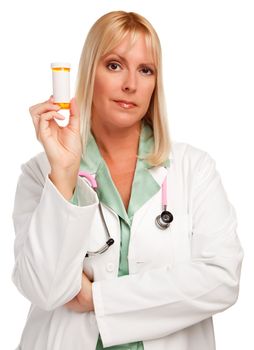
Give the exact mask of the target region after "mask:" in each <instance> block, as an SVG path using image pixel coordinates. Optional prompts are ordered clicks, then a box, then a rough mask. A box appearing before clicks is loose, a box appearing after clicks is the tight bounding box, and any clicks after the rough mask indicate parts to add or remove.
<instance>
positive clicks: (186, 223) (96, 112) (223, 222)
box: [12, 11, 243, 350]
mask: <svg viewBox="0 0 254 350" xmlns="http://www.w3.org/2000/svg"><path fill="white" fill-rule="evenodd" d="M53 102H54V101H53V98H52V97H51V98H50V99H49V100H47V101H45V102H43V103H39V104H36V105H34V106H32V107H31V108H30V114H31V116H32V120H33V123H34V126H35V130H36V135H37V138H38V140H39V141H40V142H41V143H42V145H43V147H44V149H45V152H42V153H40V154H38V155H36V156H35V157H33V158H32V159H30V160H29V161H28V162H27V163H25V164H23V165H22V174H21V175H20V178H19V181H18V185H17V191H16V197H15V206H14V211H13V220H14V226H15V232H16V239H15V259H16V262H15V267H14V270H13V275H12V278H13V282H14V283H15V285H16V286H17V288H18V289H19V291H20V292H21V293H22V294H23V295H24V296H25V297H26V298H28V299H29V300H30V301H31V308H30V311H29V315H28V318H27V322H26V326H25V328H24V331H23V334H22V338H21V341H20V345H19V347H18V348H19V349H22V350H45V349H47V350H69V349H75V350H81V349H82V350H84V349H86V350H90V349H91V350H94V349H96V350H99V349H103V348H107V349H132V350H133V349H138V350H140V349H149V350H153V349H154V350H160V349H174V350H199V349H200V350H204V349H210V350H212V349H215V340H214V333H213V322H212V316H213V315H214V314H216V313H218V312H221V311H223V310H225V309H227V308H228V307H230V306H231V305H233V304H234V303H235V302H236V300H237V297H238V290H239V279H240V270H241V263H242V259H243V251H242V248H241V245H240V242H239V240H238V237H237V233H236V225H237V223H236V214H235V210H234V208H233V206H232V205H231V204H230V202H229V201H228V199H227V195H226V193H225V191H224V188H223V186H222V183H221V180H220V176H219V174H218V172H217V171H216V169H215V162H214V160H213V159H212V158H211V157H210V156H209V155H208V154H207V153H206V152H204V151H202V150H199V149H197V148H195V147H193V146H191V145H189V144H185V143H177V142H170V138H169V133H168V127H167V118H166V113H165V107H164V99H163V86H162V70H161V51H160V43H159V39H158V37H157V34H156V32H155V31H154V29H153V27H152V26H151V24H150V23H149V22H148V21H147V20H146V19H145V18H143V17H142V16H140V15H138V14H135V13H126V12H123V11H115V12H111V13H108V14H106V15H104V16H102V17H101V18H100V19H98V21H97V22H96V23H95V24H94V25H93V27H92V28H91V30H90V32H89V34H88V36H87V39H86V42H85V45H84V49H83V52H82V55H81V59H80V65H79V72H78V81H77V88H76V94H75V98H73V99H72V100H71V108H70V120H69V124H68V125H67V126H66V127H64V128H63V127H59V126H58V124H57V123H56V122H55V120H54V118H56V119H62V118H63V117H62V116H61V114H60V113H58V110H59V108H58V107H57V106H56V105H54V103H53ZM80 171H85V172H86V173H89V174H91V175H92V178H93V179H95V180H96V182H97V185H98V187H97V189H96V191H95V190H94V189H93V188H92V187H91V184H90V182H89V181H88V179H87V178H86V177H82V176H79V175H81V174H82V173H80ZM166 184H167V188H166ZM162 192H164V193H166V195H167V198H168V207H167V208H166V207H164V206H162V204H163V205H164V204H165V203H164V202H163V203H162ZM165 209H166V211H167V213H166V220H165V222H164V221H163V220H164V219H165V217H164V219H163V220H162V218H160V215H159V217H158V214H160V213H161V211H162V210H164V212H165ZM170 213H171V214H172V215H173V216H171V215H170ZM164 214H165V213H164ZM156 219H158V220H156ZM161 220H162V221H163V222H162V221H161ZM158 221H159V222H160V223H161V224H162V225H164V226H165V227H162V226H160V223H158ZM108 234H109V237H110V238H111V239H113V240H114V243H113V244H109V245H108V246H107V245H106V247H107V248H108V249H106V250H105V251H104V252H103V253H101V254H100V253H99V254H93V252H96V251H98V250H100V252H101V251H103V250H104V248H103V249H101V248H102V247H104V245H105V242H106V241H107V240H108V236H107V235H108ZM111 243H112V241H111Z"/></svg>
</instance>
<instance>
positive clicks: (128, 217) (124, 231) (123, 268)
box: [70, 119, 169, 350]
mask: <svg viewBox="0 0 254 350" xmlns="http://www.w3.org/2000/svg"><path fill="white" fill-rule="evenodd" d="M153 146H154V138H153V130H152V128H151V126H150V125H149V124H148V123H147V122H145V120H144V119H142V123H141V131H140V139H139V147H138V155H139V156H140V155H142V156H144V155H145V154H147V153H150V152H152V150H153ZM163 166H165V167H168V166H169V160H167V161H166V162H164V163H163ZM149 168H151V165H150V164H148V163H147V162H145V161H144V160H142V159H139V158H137V163H136V168H135V173H134V178H133V183H132V188H131V196H130V201H129V206H128V212H126V209H125V206H124V204H123V201H122V199H121V196H120V194H119V192H118V190H117V188H116V186H115V185H114V182H113V180H112V178H111V175H110V171H109V169H108V167H107V164H106V162H105V161H104V159H103V157H102V156H101V154H100V151H99V148H98V146H97V144H96V141H95V138H94V136H93V134H92V133H89V138H88V142H87V149H86V155H85V160H84V159H83V158H82V159H81V163H80V170H82V171H86V172H89V173H90V174H95V173H96V177H95V179H96V182H97V186H98V188H97V194H98V197H99V200H100V202H103V203H104V204H106V205H107V206H109V207H110V208H111V209H113V210H114V212H115V213H116V214H117V215H118V216H119V221H120V231H121V244H120V261H119V269H118V277H120V276H124V275H128V274H129V269H128V247H129V240H130V229H131V224H132V219H133V215H134V213H135V212H136V211H137V210H138V209H139V208H140V207H141V206H142V205H143V204H144V203H145V202H147V201H148V200H149V199H150V198H151V197H152V196H154V195H155V193H157V192H158V191H159V190H160V185H159V184H158V183H157V182H156V181H155V179H154V178H153V176H152V175H151V174H150V173H149V171H147V169H149ZM70 201H71V203H73V204H76V205H77V200H76V192H75V191H74V193H73V196H72V198H71V199H70ZM112 331H113V330H112ZM102 349H108V350H127V349H128V350H143V349H144V347H143V342H142V341H138V342H133V343H127V344H122V345H114V346H110V347H107V348H103V345H102V341H101V337H100V334H99V337H98V341H97V346H96V350H102Z"/></svg>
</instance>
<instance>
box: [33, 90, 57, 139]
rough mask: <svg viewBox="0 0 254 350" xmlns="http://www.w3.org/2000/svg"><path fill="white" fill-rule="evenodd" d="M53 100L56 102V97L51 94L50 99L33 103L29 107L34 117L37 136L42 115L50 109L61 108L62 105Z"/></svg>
mask: <svg viewBox="0 0 254 350" xmlns="http://www.w3.org/2000/svg"><path fill="white" fill-rule="evenodd" d="M53 102H54V98H53V95H51V96H50V98H49V99H48V100H46V101H44V102H42V103H38V104H36V105H33V106H31V107H30V108H29V113H30V115H31V117H32V120H33V124H34V127H35V131H36V135H37V137H38V132H39V120H40V117H41V115H42V114H43V113H45V112H48V111H58V110H59V109H60V107H59V106H58V105H56V104H53ZM59 119H61V118H59Z"/></svg>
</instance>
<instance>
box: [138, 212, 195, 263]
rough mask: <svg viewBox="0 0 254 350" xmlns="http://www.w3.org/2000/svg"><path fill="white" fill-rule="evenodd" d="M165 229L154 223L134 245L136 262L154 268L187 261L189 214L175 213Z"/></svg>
mask: <svg viewBox="0 0 254 350" xmlns="http://www.w3.org/2000/svg"><path fill="white" fill-rule="evenodd" d="M173 215H174V220H173V221H172V222H171V223H170V226H169V227H168V228H167V229H166V230H161V229H160V228H158V227H157V226H156V225H155V224H153V225H151V226H150V229H149V230H147V231H146V234H145V235H143V237H142V241H143V243H142V242H141V240H140V244H138V245H137V246H136V247H135V252H136V256H137V260H136V261H137V263H138V264H140V265H139V266H140V268H141V266H142V265H141V264H142V263H143V264H145V265H147V264H148V265H149V268H156V267H160V266H163V265H170V266H171V265H174V264H175V263H179V262H184V261H188V260H190V258H191V231H192V230H191V218H190V215H189V214H182V213H181V214H178V213H175V214H173Z"/></svg>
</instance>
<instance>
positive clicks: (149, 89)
mask: <svg viewBox="0 0 254 350" xmlns="http://www.w3.org/2000/svg"><path fill="white" fill-rule="evenodd" d="M154 88H155V85H154V84H151V85H150V86H146V87H144V88H143V89H142V96H143V101H144V104H146V105H147V106H148V105H149V103H150V100H151V97H152V94H153V91H154Z"/></svg>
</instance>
